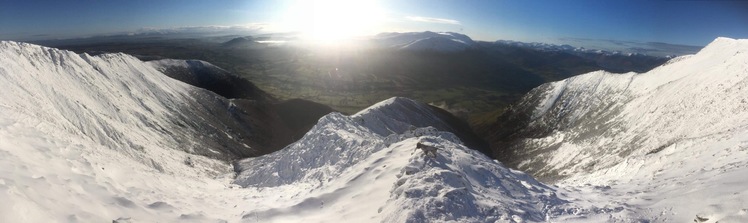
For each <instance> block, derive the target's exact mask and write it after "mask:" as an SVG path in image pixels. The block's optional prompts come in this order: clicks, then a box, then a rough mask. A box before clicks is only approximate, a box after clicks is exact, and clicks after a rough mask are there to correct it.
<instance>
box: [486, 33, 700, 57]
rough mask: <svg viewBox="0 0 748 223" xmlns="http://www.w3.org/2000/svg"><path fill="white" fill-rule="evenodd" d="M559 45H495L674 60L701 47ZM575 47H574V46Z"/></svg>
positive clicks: (566, 42)
mask: <svg viewBox="0 0 748 223" xmlns="http://www.w3.org/2000/svg"><path fill="white" fill-rule="evenodd" d="M555 42H557V43H558V44H551V43H539V42H520V41H513V40H497V41H495V42H494V44H497V45H505V46H516V47H525V48H531V49H535V50H540V51H550V52H568V53H574V54H600V55H606V56H612V55H620V56H645V55H646V56H653V57H665V58H673V57H677V56H682V55H690V54H694V53H696V52H698V51H699V50H700V49H701V47H700V46H687V45H676V44H667V43H657V42H646V43H642V42H632V41H618V40H595V39H575V38H562V39H558V40H555ZM572 45H574V46H572Z"/></svg>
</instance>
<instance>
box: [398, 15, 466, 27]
mask: <svg viewBox="0 0 748 223" xmlns="http://www.w3.org/2000/svg"><path fill="white" fill-rule="evenodd" d="M405 18H406V19H408V20H411V21H416V22H428V23H441V24H450V25H460V21H457V20H454V19H444V18H432V17H422V16H406V17H405Z"/></svg>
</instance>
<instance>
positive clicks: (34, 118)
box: [0, 39, 748, 222]
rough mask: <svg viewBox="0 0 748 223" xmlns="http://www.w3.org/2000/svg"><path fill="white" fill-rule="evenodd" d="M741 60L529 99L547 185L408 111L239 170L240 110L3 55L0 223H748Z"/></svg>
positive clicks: (731, 53)
mask: <svg viewBox="0 0 748 223" xmlns="http://www.w3.org/2000/svg"><path fill="white" fill-rule="evenodd" d="M746 52H748V42H746V40H731V39H718V40H716V41H715V42H714V43H712V44H710V46H709V47H707V48H705V49H704V50H702V51H701V52H700V53H699V54H697V55H694V56H690V57H681V58H677V59H676V60H673V61H671V63H669V64H667V65H665V66H662V67H660V68H658V69H656V70H654V71H652V72H649V73H647V74H640V75H636V74H624V75H615V74H607V73H600V72H597V73H590V74H586V75H582V76H579V77H576V78H572V79H569V80H566V81H562V82H556V83H552V84H548V85H544V87H542V88H539V89H536V90H534V91H533V93H532V94H530V95H528V96H527V97H526V98H525V99H526V100H525V102H524V104H520V105H517V106H515V107H514V108H512V109H513V110H512V112H520V110H522V109H523V108H524V109H526V110H527V112H530V113H527V114H528V115H527V117H529V118H530V119H527V120H531V122H527V123H525V122H522V120H525V119H513V120H517V122H515V123H520V124H523V123H524V124H527V125H521V128H520V130H521V131H518V133H517V134H516V135H515V136H526V135H523V134H534V135H532V136H535V137H527V138H524V137H518V138H516V140H517V141H512V142H521V143H524V144H525V145H526V146H528V147H527V148H530V149H535V148H537V149H536V150H532V151H527V152H531V153H533V156H524V157H523V156H522V155H524V154H522V153H517V154H513V155H515V157H519V158H524V159H525V160H527V161H526V163H521V164H520V166H522V167H528V166H530V167H532V164H533V163H539V162H545V163H546V165H547V166H548V167H547V168H545V169H540V168H538V169H532V168H528V169H529V170H530V171H533V172H534V173H538V175H540V176H551V174H550V173H552V172H553V169H554V168H556V169H555V170H556V171H555V172H558V173H561V174H562V175H563V174H566V175H563V176H565V177H566V178H565V179H564V180H563V181H560V182H559V184H558V185H547V184H544V183H542V182H539V181H537V180H535V179H533V178H532V177H531V176H530V175H527V174H525V173H522V172H520V171H516V170H511V169H508V168H506V167H504V166H503V165H502V164H501V163H499V162H497V161H494V160H491V159H490V158H488V157H487V156H485V155H483V154H482V153H480V152H478V151H476V150H474V149H471V148H469V146H466V145H465V143H464V142H463V141H464V140H462V138H463V137H458V135H456V134H453V133H450V132H448V131H450V130H454V129H455V127H454V125H451V124H450V123H449V122H448V121H445V120H444V119H442V118H440V116H439V113H438V112H436V110H433V109H431V108H430V107H429V106H428V105H425V104H422V103H419V102H416V101H413V100H410V99H406V98H392V99H389V100H386V101H383V102H380V103H378V104H375V105H373V106H371V107H369V108H367V109H365V110H363V111H361V112H359V113H357V114H354V115H351V116H345V115H342V114H339V113H331V114H328V115H326V116H324V117H323V118H321V119H319V121H318V123H317V124H316V125H315V126H314V127H312V129H311V130H310V131H309V132H307V134H306V135H304V136H303V137H302V138H301V139H299V140H298V141H296V142H294V143H292V144H290V145H288V146H287V147H286V148H284V149H283V150H280V151H277V152H274V153H271V154H268V155H264V156H260V157H255V158H248V159H244V160H240V161H237V162H234V163H233V164H234V165H232V163H229V162H226V160H225V159H228V158H231V157H232V156H236V155H235V154H234V153H237V152H236V151H238V150H239V149H242V148H247V147H251V146H245V144H243V143H242V142H243V140H245V139H243V137H244V138H246V137H245V135H243V134H245V132H241V131H240V130H241V129H238V130H237V129H234V128H235V127H236V128H238V127H241V126H244V125H242V124H240V123H241V119H237V118H235V117H236V115H239V114H251V113H244V112H237V110H240V106H236V105H233V104H235V103H236V102H238V101H237V100H227V99H225V98H223V97H220V96H218V95H216V94H214V93H211V92H209V91H207V90H203V89H200V88H197V87H193V86H190V85H187V84H184V83H181V82H179V81H177V80H174V79H170V78H168V77H166V75H165V74H163V73H161V72H159V71H158V70H157V69H155V68H154V67H153V66H152V65H151V64H147V63H144V62H142V61H139V60H137V59H135V58H134V57H131V56H128V55H124V54H104V55H100V56H89V55H86V54H82V55H78V54H74V53H72V52H69V51H61V50H57V49H51V48H45V47H40V46H35V45H30V44H23V43H15V42H0V79H1V80H0V87H2V89H3V90H4V92H3V94H0V114H1V115H0V200H2V201H3V205H0V222H102V221H106V222H109V221H115V222H185V221H186V222H300V221H303V222H549V221H553V222H648V221H654V222H662V221H674V222H684V221H689V222H690V221H693V220H696V221H701V222H715V221H720V222H745V221H746V220H748V219H746V218H747V217H748V213H747V212H746V210H745V205H746V203H745V201H746V193H748V189H747V187H746V186H745V185H748V182H747V181H748V180H747V179H745V178H744V177H743V176H745V175H746V174H748V168H747V167H748V149H746V148H748V147H746V143H745V142H748V128H746V127H745V126H748V125H746V123H745V122H746V120H745V119H746V118H745V117H744V116H745V115H744V114H743V112H745V111H746V110H745V103H742V99H743V96H742V95H745V93H746V92H742V91H744V89H746V87H748V86H744V85H746V84H748V82H746V81H745V80H746V78H745V77H746V75H747V74H748V62H747V60H746V56H745V53H746ZM590 83H593V85H590ZM709 105H712V106H714V107H712V106H709ZM684 107H685V109H684ZM508 114H516V115H519V113H511V112H510V113H508ZM517 117H519V118H522V117H521V116H517ZM611 117H612V118H611ZM686 119H690V121H689V120H686ZM554 120H556V121H554ZM237 123H239V124H237ZM528 123H529V124H528ZM235 125H236V126H235ZM595 127H597V129H595ZM543 128H550V129H551V130H548V131H542V130H543ZM694 128H699V129H698V130H693V129H694ZM250 129H253V128H250ZM257 131H261V130H257V129H254V130H251V131H248V132H249V133H247V134H257ZM645 133H647V134H645ZM671 139H677V140H674V141H668V140H671ZM554 142H559V143H556V144H553V143H554ZM418 143H422V144H426V145H429V146H434V147H436V148H438V150H437V152H436V155H435V156H434V157H429V156H425V154H423V152H422V151H420V150H417V149H416V145H417V144H418ZM506 145H507V146H512V145H519V144H506ZM542 145H551V146H549V147H542V148H541V147H540V146H542ZM660 145H664V146H660ZM532 146H538V147H532ZM514 148H517V147H514ZM598 148H606V149H598ZM608 148H609V149H608ZM249 149H252V148H249ZM250 151H251V150H250ZM549 153H550V154H552V155H548V154H549ZM535 156H537V158H534V159H533V157H535ZM528 157H529V158H528ZM590 160H592V161H596V162H590ZM561 167H563V169H561ZM544 171H548V172H547V173H549V174H545V173H546V172H544ZM564 171H567V172H564ZM544 174H545V175H544Z"/></svg>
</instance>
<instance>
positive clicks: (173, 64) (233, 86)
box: [146, 59, 272, 101]
mask: <svg viewBox="0 0 748 223" xmlns="http://www.w3.org/2000/svg"><path fill="white" fill-rule="evenodd" d="M146 63H148V64H149V65H151V66H153V67H154V68H156V69H157V70H159V71H161V72H163V73H164V74H166V75H167V76H169V77H171V78H174V79H177V80H179V81H182V82H184V83H187V84H189V85H192V86H195V87H199V88H203V89H206V90H209V91H212V92H214V93H216V94H219V95H221V96H223V97H225V98H244V99H251V100H257V101H269V100H272V97H271V96H270V95H268V94H267V93H265V92H263V91H262V90H260V89H259V88H258V87H257V86H255V85H254V84H252V82H249V81H247V80H246V79H244V78H241V77H239V76H236V75H234V74H231V73H229V72H228V71H226V70H223V69H221V68H220V67H217V66H215V65H213V64H210V63H208V62H205V61H201V60H175V59H163V60H154V61H148V62H146Z"/></svg>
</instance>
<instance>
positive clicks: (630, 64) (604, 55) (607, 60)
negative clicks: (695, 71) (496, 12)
mask: <svg viewBox="0 0 748 223" xmlns="http://www.w3.org/2000/svg"><path fill="white" fill-rule="evenodd" d="M494 44H496V45H499V46H505V47H518V48H525V49H533V50H537V51H542V52H547V53H559V52H560V53H566V54H571V55H575V56H578V57H581V58H583V59H585V60H589V61H594V62H595V64H596V65H598V66H600V67H602V68H604V69H605V70H607V71H610V72H629V71H634V72H647V71H649V70H651V69H652V68H655V67H657V66H659V65H661V64H663V63H665V61H667V60H669V59H671V58H673V57H674V56H673V55H661V54H656V55H658V56H653V55H647V54H645V53H639V52H622V51H608V50H602V49H586V48H584V47H573V46H570V45H567V44H564V45H556V44H548V43H537V42H533V43H525V42H518V41H509V40H498V41H496V42H494ZM692 48H693V47H692ZM697 49H698V48H697ZM677 52H680V51H677ZM687 52H691V51H687ZM693 52H695V51H693Z"/></svg>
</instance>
